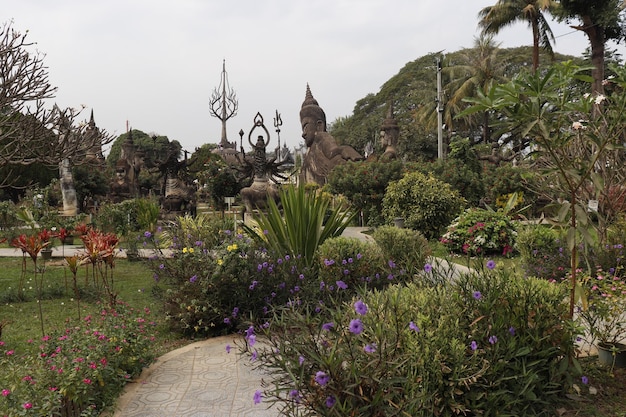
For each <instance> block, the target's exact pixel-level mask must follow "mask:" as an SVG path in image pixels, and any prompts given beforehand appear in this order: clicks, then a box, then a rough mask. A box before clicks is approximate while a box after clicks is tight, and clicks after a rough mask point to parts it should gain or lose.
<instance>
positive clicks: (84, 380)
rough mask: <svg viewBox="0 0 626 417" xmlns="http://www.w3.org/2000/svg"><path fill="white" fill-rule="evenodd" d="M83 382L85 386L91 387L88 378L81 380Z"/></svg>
mask: <svg viewBox="0 0 626 417" xmlns="http://www.w3.org/2000/svg"><path fill="white" fill-rule="evenodd" d="M83 382H84V383H85V384H87V385H91V379H89V378H85V379H83Z"/></svg>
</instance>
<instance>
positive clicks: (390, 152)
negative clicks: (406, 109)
mask: <svg viewBox="0 0 626 417" xmlns="http://www.w3.org/2000/svg"><path fill="white" fill-rule="evenodd" d="M399 136H400V128H399V127H398V122H396V119H395V118H394V116H393V103H389V108H388V110H387V117H386V118H385V120H384V121H383V125H382V128H381V131H380V141H381V143H382V145H383V146H384V147H385V150H384V151H383V155H382V156H381V159H396V158H397V156H398V155H397V152H396V145H397V144H398V137H399Z"/></svg>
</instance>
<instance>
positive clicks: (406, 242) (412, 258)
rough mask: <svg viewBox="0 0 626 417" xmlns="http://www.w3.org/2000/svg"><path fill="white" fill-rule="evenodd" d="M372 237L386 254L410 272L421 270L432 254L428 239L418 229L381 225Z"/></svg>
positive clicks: (399, 266) (401, 267)
mask: <svg viewBox="0 0 626 417" xmlns="http://www.w3.org/2000/svg"><path fill="white" fill-rule="evenodd" d="M372 237H373V238H374V240H375V241H376V244H377V245H378V247H380V249H381V250H382V252H383V254H384V256H385V257H386V258H387V259H391V260H392V261H393V262H395V264H396V266H397V267H398V268H399V269H401V270H405V271H407V273H409V274H414V273H416V272H417V271H420V270H421V269H422V267H423V266H424V264H425V263H426V259H427V258H428V257H429V256H430V246H429V244H428V240H426V238H425V237H424V235H422V234H421V233H420V232H418V231H416V230H411V229H400V228H398V227H393V226H381V227H378V228H376V230H374V233H373V234H372Z"/></svg>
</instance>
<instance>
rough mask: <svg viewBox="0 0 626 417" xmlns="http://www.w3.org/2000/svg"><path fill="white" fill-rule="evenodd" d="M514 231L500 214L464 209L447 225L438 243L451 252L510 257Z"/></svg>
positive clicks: (503, 215)
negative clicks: (446, 229)
mask: <svg viewBox="0 0 626 417" xmlns="http://www.w3.org/2000/svg"><path fill="white" fill-rule="evenodd" d="M516 237H517V231H516V230H515V225H514V224H513V222H512V221H511V219H510V218H509V217H508V216H507V215H505V214H504V213H503V212H495V211H490V210H484V209H480V208H471V209H467V210H466V211H465V212H464V213H463V214H461V215H460V216H459V217H458V218H457V219H455V221H454V222H453V223H452V224H451V225H450V226H448V231H447V232H446V233H445V234H444V235H443V236H442V237H441V242H442V243H443V244H444V245H446V246H447V247H448V248H449V250H450V251H452V252H454V253H463V254H468V255H489V254H502V255H504V256H506V255H510V254H511V253H512V252H513V251H514V250H515V243H516V242H515V239H516Z"/></svg>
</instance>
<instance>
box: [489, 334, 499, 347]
mask: <svg viewBox="0 0 626 417" xmlns="http://www.w3.org/2000/svg"><path fill="white" fill-rule="evenodd" d="M489 343H491V344H492V345H495V344H496V343H498V337H497V336H495V335H494V336H489Z"/></svg>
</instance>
